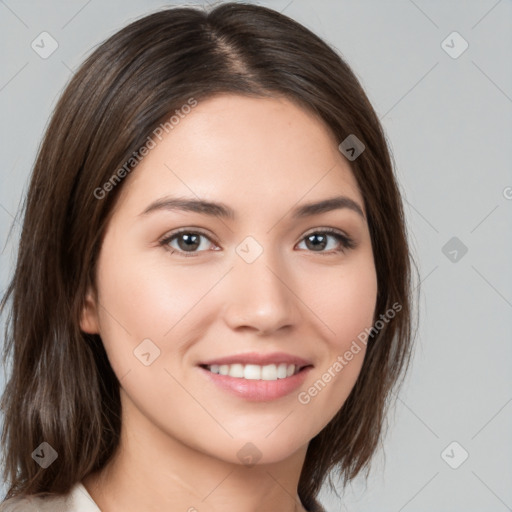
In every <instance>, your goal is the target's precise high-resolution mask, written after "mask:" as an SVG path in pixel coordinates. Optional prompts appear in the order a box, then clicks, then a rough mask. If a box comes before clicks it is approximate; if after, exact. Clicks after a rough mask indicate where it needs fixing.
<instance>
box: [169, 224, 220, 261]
mask: <svg viewBox="0 0 512 512" xmlns="http://www.w3.org/2000/svg"><path fill="white" fill-rule="evenodd" d="M202 238H203V239H206V240H209V241H210V242H211V239H210V238H209V237H208V236H207V235H206V234H204V233H202V232H201V231H191V230H190V229H182V230H180V231H175V232H174V233H171V234H170V235H169V236H167V237H165V238H164V239H163V240H161V241H160V245H162V246H164V247H165V248H166V249H168V250H171V254H174V253H175V252H177V253H179V254H180V255H181V256H185V257H190V256H195V253H197V252H203V251H202V250H201V251H198V250H196V249H198V248H199V247H203V250H208V249H207V248H206V249H204V247H205V246H206V247H207V246H208V244H202V242H201V239H202ZM174 242H177V245H178V247H176V246H173V245H172V243H174ZM173 249H174V250H173ZM187 253H188V254H187Z"/></svg>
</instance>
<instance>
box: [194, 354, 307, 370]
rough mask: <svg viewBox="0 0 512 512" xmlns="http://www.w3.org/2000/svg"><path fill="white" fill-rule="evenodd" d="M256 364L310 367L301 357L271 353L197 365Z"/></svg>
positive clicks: (233, 356)
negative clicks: (284, 364)
mask: <svg viewBox="0 0 512 512" xmlns="http://www.w3.org/2000/svg"><path fill="white" fill-rule="evenodd" d="M237 363H238V364H257V365H260V366H265V365H269V364H281V363H286V364H294V365H295V366H300V367H304V366H310V365H311V364H312V363H311V362H310V361H308V360H307V359H303V358H302V357H298V356H294V355H292V354H286V353H284V352H272V353H271V354H260V353H257V352H249V353H246V354H234V355H231V356H226V357H219V358H216V359H210V360H208V361H202V362H201V363H199V365H200V366H212V365H214V364H217V365H221V364H237Z"/></svg>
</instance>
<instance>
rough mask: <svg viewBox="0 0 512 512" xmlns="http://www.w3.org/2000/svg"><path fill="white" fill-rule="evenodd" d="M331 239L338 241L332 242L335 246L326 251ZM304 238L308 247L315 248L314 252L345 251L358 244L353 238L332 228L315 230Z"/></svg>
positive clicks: (330, 252)
mask: <svg viewBox="0 0 512 512" xmlns="http://www.w3.org/2000/svg"><path fill="white" fill-rule="evenodd" d="M329 239H334V240H336V241H337V243H334V244H331V246H332V245H334V248H333V247H331V250H330V251H325V250H324V249H325V248H326V247H327V246H328V245H329ZM303 240H304V241H305V243H306V247H307V248H308V249H311V248H313V249H312V252H319V253H325V254H333V253H340V252H345V251H346V250H348V249H353V248H354V247H355V246H356V243H355V242H354V240H353V239H352V238H350V237H348V236H346V235H344V234H342V233H340V232H339V231H337V230H335V229H332V228H325V229H322V230H321V231H313V232H311V233H309V234H308V235H306V236H305V237H304V238H303ZM301 243H302V242H301Z"/></svg>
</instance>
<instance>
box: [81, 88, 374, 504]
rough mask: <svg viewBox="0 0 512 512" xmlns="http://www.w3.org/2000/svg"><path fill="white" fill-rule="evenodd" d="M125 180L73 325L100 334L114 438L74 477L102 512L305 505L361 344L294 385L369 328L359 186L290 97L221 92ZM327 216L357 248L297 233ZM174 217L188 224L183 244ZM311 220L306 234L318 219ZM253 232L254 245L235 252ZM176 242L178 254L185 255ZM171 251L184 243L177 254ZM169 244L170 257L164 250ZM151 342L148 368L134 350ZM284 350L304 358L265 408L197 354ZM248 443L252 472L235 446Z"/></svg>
mask: <svg viewBox="0 0 512 512" xmlns="http://www.w3.org/2000/svg"><path fill="white" fill-rule="evenodd" d="M157 142H158V144H157V146H156V147H155V148H154V149H152V150H151V151H150V152H149V153H148V155H147V156H145V157H144V160H143V161H142V162H141V163H140V164H139V166H138V167H137V168H136V169H135V170H134V171H132V173H131V174H130V175H129V176H128V177H127V178H126V179H125V181H124V182H123V183H122V185H120V186H122V187H123V189H122V190H121V194H120V196H119V200H118V202H117V203H116V207H115V210H114V213H113V215H112V217H111V219H110V221H109V224H108V226H107V230H106V234H105V238H104V241H103V245H102V248H101V251H100V256H99V262H98V271H97V275H96V280H97V283H96V285H97V290H98V295H97V296H95V294H94V293H93V292H92V290H90V291H89V293H88V295H87V301H86V307H85V308H84V311H83V317H82V322H81V328H82V330H83V331H85V332H89V333H99V334H100V335H101V338H102V340H103V343H104V345H105V349H106V351H107V354H108V356H109V360H110V362H111V365H112V368H113V370H114V371H115V373H116V375H117V377H118V378H119V380H120V383H121V390H120V392H121V401H122V411H123V413H122V432H121V446H120V449H119V450H118V451H117V452H116V455H115V457H114V458H113V460H112V461H111V463H110V464H109V465H108V466H107V467H106V468H104V469H103V470H102V471H101V472H99V473H97V474H92V475H89V476H88V477H87V478H86V479H84V482H83V483H84V485H85V486H86V488H87V490H88V491H89V492H90V494H91V496H92V497H93V499H94V500H95V501H96V503H97V504H98V506H99V507H100V508H101V510H102V511H103V512H118V511H123V512H131V511H133V512H135V511H137V512H138V511H140V510H146V511H155V512H156V511H162V510H182V511H184V512H185V511H188V512H195V511H199V512H203V511H220V510H222V511H223V512H234V511H237V512H256V511H267V510H280V511H282V512H292V511H298V510H300V511H303V510H305V509H304V508H303V506H302V504H301V503H300V500H299V498H298V494H297V486H298V481H299V476H300V472H301V469H302V466H303V463H304V459H305V455H306V450H307V446H308V443H309V441H310V440H311V439H312V438H313V437H314V436H315V435H316V434H318V433H319V432H320V431H321V430H322V429H323V428H324V427H325V425H326V424H327V423H328V422H329V421H330V420H331V419H332V417H333V416H334V415H335V414H336V412H337V411H338V410H339V409H340V407H341V406H342V404H343V403H344V401H345V400H346V398H347V397H348V395H349V393H350V391H351V389H352V388H353V386H354V384H355V381H356V379H357V377H358V375H359V372H360V369H361V365H362V362H363V358H364V354H365V350H364V345H362V350H361V351H360V352H359V353H357V354H356V355H354V357H353V359H352V360H351V361H350V362H349V363H348V364H347V365H346V366H345V367H344V368H343V370H342V371H341V372H339V374H337V375H336V377H335V378H333V379H332V380H331V381H330V382H329V383H328V384H327V385H326V386H325V387H324V388H323V389H322V391H321V392H319V393H318V394H317V396H315V397H314V398H312V399H311V401H310V402H309V403H308V404H307V405H304V404H301V403H299V401H298V398H297V396H298V393H299V392H300V391H304V390H307V389H308V388H309V387H310V386H312V384H313V383H314V382H315V381H317V380H318V379H320V378H321V377H322V374H323V373H324V372H325V371H327V369H328V368H329V367H332V365H333V363H334V362H335V361H336V360H337V357H338V356H339V355H342V354H344V353H345V351H346V350H348V349H349V347H350V345H351V343H352V341H353V340H354V339H356V337H357V335H358V334H359V333H360V332H362V331H363V330H364V328H365V327H366V328H370V327H371V325H372V321H373V315H374V311H375V305H376V298H377V277H376V271H375V266H374V259H373V252H372V244H371V239H370V234H369V230H368V224H367V222H366V220H365V217H366V212H365V209H364V201H363V197H362V196H361V194H360V191H359V189H358V186H357V182H356V180H355V178H354V176H353V174H352V171H351V168H350V164H349V162H348V160H346V159H345V157H344V156H343V155H342V154H341V153H340V152H339V150H338V148H337V146H338V143H339V141H336V140H335V138H334V137H333V136H332V134H331V133H330V131H329V130H328V128H327V127H326V125H325V124H324V123H323V122H321V121H320V120H319V119H318V118H316V117H314V116H313V115H312V114H310V113H308V112H307V111H305V110H303V109H302V108H300V107H298V106H296V105H295V104H294V103H292V102H290V101H289V100H286V99H277V98H272V99H259V98H258V99H255V98H248V97H242V96H238V95H231V94H224V95H219V96H216V97H214V98H211V99H208V100H205V101H202V102H200V103H199V104H198V105H197V107H195V108H194V109H193V110H192V112H191V113H190V114H188V115H187V116H186V117H185V118H184V119H182V120H181V121H180V123H179V125H177V126H176V127H175V128H174V129H173V131H171V132H170V133H169V134H168V135H165V136H164V138H163V140H162V141H158V140H157ZM166 195H173V196H177V195H179V196H183V197H187V198H201V199H207V200H211V201H219V202H223V203H225V204H227V205H229V206H230V207H231V208H233V209H234V210H235V211H236V214H237V220H230V219H220V218H216V217H210V216H207V215H204V214H200V213H196V212H184V211H166V210H158V211H155V212H152V213H150V214H148V215H142V216H141V215H140V214H141V212H143V211H144V210H145V209H146V208H147V206H148V205H149V204H151V203H152V202H153V201H155V200H156V199H159V198H161V197H163V196H166ZM333 195H345V196H348V197H350V198H351V199H353V200H354V201H355V202H357V203H358V204H359V205H360V207H361V209H362V210H363V212H364V216H365V217H364V218H363V217H362V216H360V215H358V213H356V212H355V211H353V210H351V209H348V208H343V209H337V210H333V211H329V212H324V213H321V214H317V215H314V216H311V217H306V218H303V219H298V220H292V219H291V215H290V211H291V210H292V209H293V208H294V207H296V206H297V205H302V204H305V203H309V202H313V201H318V200H322V199H327V198H330V197H332V196H333ZM329 227H330V228H334V229H337V230H339V231H340V232H342V233H344V234H346V235H348V236H350V237H351V238H352V239H353V240H354V241H355V242H356V244H357V246H356V247H355V248H353V249H344V250H343V251H342V250H340V251H338V252H336V249H343V246H342V244H341V243H340V242H338V241H337V239H336V238H333V237H331V236H330V235H329V237H328V239H327V245H326V246H325V247H320V248H315V246H313V245H311V244H307V239H306V235H310V234H312V233H321V228H329ZM178 228H190V230H191V231H193V230H194V229H200V230H201V231H203V232H205V233H206V235H207V236H208V237H209V239H208V238H206V237H202V238H200V239H199V240H200V246H199V247H198V248H197V249H195V252H194V256H192V257H185V256H182V255H181V254H183V252H184V251H185V250H186V244H185V243H183V237H181V243H180V237H176V238H175V239H174V241H173V242H169V243H168V244H167V247H166V246H165V245H160V244H159V241H160V240H161V239H163V238H165V237H166V236H167V235H169V234H170V233H171V232H172V231H173V230H176V229H178ZM317 228H318V229H317ZM247 236H252V237H253V238H254V239H255V240H256V241H257V242H258V243H259V244H260V246H261V247H262V249H263V252H262V254H261V255H260V256H259V257H258V258H257V259H256V260H255V261H254V262H252V263H250V264H249V263H247V262H246V261H245V260H244V259H242V258H241V257H240V256H239V255H238V254H237V252H236V251H235V249H236V247H237V246H238V245H239V244H240V243H241V242H242V241H243V240H244V239H245V238H246V237H247ZM183 247H185V249H183ZM180 249H181V253H180V252H179V251H180ZM172 250H174V251H176V252H174V253H172ZM146 338H149V339H151V340H152V342H153V343H154V344H155V345H156V346H158V348H159V349H160V355H159V357H157V358H156V359H155V360H154V362H153V363H152V364H151V365H149V366H145V365H144V364H142V363H141V362H140V361H139V360H138V359H137V358H136V357H135V356H134V353H133V351H134V349H135V348H136V347H137V346H138V345H139V344H140V343H141V342H142V340H144V339H146ZM253 351H254V352H262V353H270V352H277V351H283V352H287V353H290V354H293V355H298V356H300V357H303V358H305V359H308V360H309V361H311V363H312V364H313V365H314V367H313V368H312V370H311V371H310V372H309V374H308V375H307V379H306V381H305V383H304V384H303V385H302V386H301V387H300V389H298V390H296V391H294V392H292V393H291V394H289V395H287V396H285V397H282V398H279V399H276V400H272V401H268V402H254V401H250V400H244V399H242V398H239V397H236V396H233V395H230V394H228V393H226V392H225V391H223V390H221V389H219V388H218V387H217V386H215V385H213V384H210V383H209V381H208V380H207V379H205V377H204V375H203V374H202V372H201V371H200V370H199V369H198V368H197V366H196V365H197V364H198V363H199V362H201V361H205V360H208V359H213V358H216V357H221V356H228V355H232V354H240V353H244V352H253ZM248 442H250V443H252V444H253V445H255V446H256V447H257V448H258V450H259V451H260V452H261V459H260V460H259V461H258V462H257V464H256V465H254V466H247V465H245V464H243V463H242V462H241V460H239V458H238V456H237V452H238V451H239V450H240V449H241V448H242V447H243V446H244V445H245V444H246V443H248Z"/></svg>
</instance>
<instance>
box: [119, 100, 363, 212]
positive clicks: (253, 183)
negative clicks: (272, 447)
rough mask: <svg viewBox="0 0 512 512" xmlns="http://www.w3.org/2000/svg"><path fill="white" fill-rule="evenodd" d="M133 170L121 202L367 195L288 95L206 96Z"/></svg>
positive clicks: (329, 139) (284, 200) (236, 203)
mask: <svg viewBox="0 0 512 512" xmlns="http://www.w3.org/2000/svg"><path fill="white" fill-rule="evenodd" d="M161 138H162V140H159V139H157V138H154V142H155V145H154V147H153V149H151V150H149V151H148V153H147V154H146V156H145V157H144V158H143V159H142V161H141V162H140V164H139V165H138V166H137V167H136V168H135V169H134V170H133V171H132V172H131V174H130V175H129V177H128V178H127V179H126V182H125V183H123V190H122V192H121V197H120V198H119V203H121V204H122V205H125V206H131V207H134V208H135V207H137V208H139V209H140V206H141V205H142V204H144V203H148V202H149V201H152V200H154V199H155V198H156V197H158V196H163V195H165V194H180V195H186V196H191V197H194V196H195V197H201V198H209V199H213V200H222V201H223V202H227V203H230V204H231V205H233V207H235V208H237V207H239V208H243V206H244V205H245V206H249V204H251V202H253V203H254V202H256V201H258V202H259V204H260V207H263V204H265V205H267V204H269V205H275V206H278V205H284V204H287V205H289V206H291V205H292V204H295V203H297V202H299V201H300V200H301V198H302V197H304V199H305V200H306V199H307V200H314V199H316V198H318V197H322V198H324V197H326V195H330V196H332V195H335V193H337V192H339V193H343V194H345V195H348V196H350V197H352V198H353V199H357V200H359V202H360V203H362V197H361V195H360V192H359V188H358V186H357V182H356V179H355V177H354V175H353V173H352V170H351V167H350V164H349V162H348V161H347V160H346V159H345V158H344V157H343V156H342V155H341V153H340V152H339V150H338V143H337V141H336V140H335V138H334V136H333V134H332V133H331V131H330V130H329V129H328V127H327V126H326V125H325V123H323V122H322V121H321V120H320V119H319V118H318V117H316V116H314V115H313V114H312V113H310V112H308V111H306V110H305V109H303V108H301V107H299V106H298V105H296V104H295V103H293V102H291V101H290V100H288V99H284V98H251V97H245V96H239V95H232V94H223V95H218V96H215V97H213V98H209V99H207V100H204V101H201V102H199V103H198V104H197V106H195V108H193V109H192V110H190V112H189V113H188V114H186V115H183V114H182V116H181V117H180V119H179V122H178V123H177V124H175V125H174V126H173V128H172V130H171V131H169V133H165V132H164V134H163V136H162V137H161Z"/></svg>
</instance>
